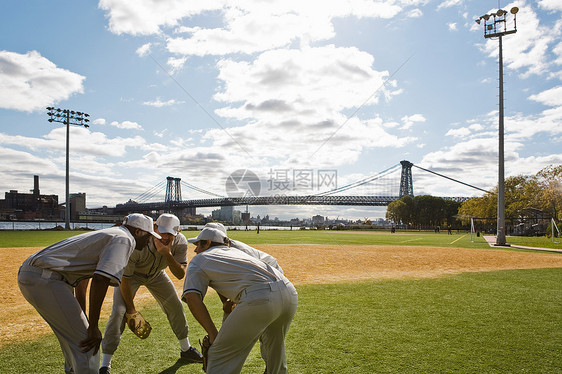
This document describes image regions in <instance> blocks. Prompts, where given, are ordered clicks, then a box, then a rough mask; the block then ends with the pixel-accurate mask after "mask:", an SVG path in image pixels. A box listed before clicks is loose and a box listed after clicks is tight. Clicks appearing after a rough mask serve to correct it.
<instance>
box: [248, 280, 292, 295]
mask: <svg viewBox="0 0 562 374" xmlns="http://www.w3.org/2000/svg"><path fill="white" fill-rule="evenodd" d="M284 284H285V281H284V280H278V281H275V282H269V283H261V284H255V285H253V286H250V287H246V288H245V289H244V291H242V294H243V295H244V294H248V293H250V292H254V291H259V290H266V289H270V290H272V291H275V290H278V289H279V288H280V287H281V286H282V285H284Z"/></svg>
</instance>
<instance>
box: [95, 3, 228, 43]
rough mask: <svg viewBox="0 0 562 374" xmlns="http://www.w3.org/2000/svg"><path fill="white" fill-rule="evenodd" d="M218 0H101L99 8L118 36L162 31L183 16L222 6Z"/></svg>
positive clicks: (175, 23)
mask: <svg viewBox="0 0 562 374" xmlns="http://www.w3.org/2000/svg"><path fill="white" fill-rule="evenodd" d="M222 3H223V2H222V1H215V0H191V1H183V0H167V1H159V0H100V2H99V4H98V7H99V8H100V9H103V10H105V11H107V12H108V14H107V17H108V18H109V30H110V31H111V32H113V33H115V34H117V35H121V34H131V35H150V34H159V33H160V32H161V30H160V27H161V26H167V27H170V26H175V25H177V23H178V21H179V20H180V19H182V18H184V17H189V16H192V15H195V14H199V13H201V12H202V11H205V10H207V11H209V10H218V9H221V8H222V6H223V4H222Z"/></svg>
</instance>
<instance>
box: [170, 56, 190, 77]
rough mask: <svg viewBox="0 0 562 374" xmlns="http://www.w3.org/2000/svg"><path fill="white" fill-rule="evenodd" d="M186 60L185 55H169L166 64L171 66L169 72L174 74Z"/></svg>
mask: <svg viewBox="0 0 562 374" xmlns="http://www.w3.org/2000/svg"><path fill="white" fill-rule="evenodd" d="M186 61H187V57H180V58H175V57H170V58H168V62H167V64H168V65H169V66H170V67H171V68H172V71H171V74H174V73H175V72H176V71H178V70H180V69H181V68H182V67H183V65H184V64H185V62H186Z"/></svg>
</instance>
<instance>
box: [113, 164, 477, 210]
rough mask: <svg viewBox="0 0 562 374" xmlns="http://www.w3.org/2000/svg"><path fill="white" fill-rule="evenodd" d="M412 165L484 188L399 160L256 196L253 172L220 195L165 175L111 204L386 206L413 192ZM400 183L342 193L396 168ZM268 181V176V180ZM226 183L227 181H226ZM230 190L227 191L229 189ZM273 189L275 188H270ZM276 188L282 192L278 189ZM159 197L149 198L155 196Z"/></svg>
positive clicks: (125, 207)
mask: <svg viewBox="0 0 562 374" xmlns="http://www.w3.org/2000/svg"><path fill="white" fill-rule="evenodd" d="M412 167H417V168H419V169H421V170H424V171H426V172H429V173H432V174H435V175H438V176H440V177H442V178H446V179H449V180H451V181H454V182H457V183H460V184H463V185H466V186H469V187H471V188H474V189H478V190H480V191H484V192H487V191H486V190H483V189H481V188H479V187H475V186H472V185H470V184H467V183H464V182H461V181H459V180H456V179H453V178H450V177H447V176H445V175H442V174H439V173H436V172H434V171H431V170H428V169H424V168H422V167H420V166H417V165H414V164H413V163H411V162H409V161H405V160H404V161H401V162H400V163H399V164H396V165H394V166H392V167H390V168H388V169H386V170H384V171H382V172H380V173H377V174H376V175H373V176H370V177H368V178H364V179H361V180H359V181H356V182H353V183H349V184H346V185H344V186H341V187H336V188H332V189H330V190H327V191H323V192H318V193H316V194H306V195H288V194H284V193H272V194H271V195H269V196H256V195H257V194H256V193H255V192H259V188H256V186H257V185H259V184H261V181H260V180H259V179H258V178H257V177H256V176H255V174H253V173H251V174H253V179H252V178H251V177H248V175H249V174H250V173H248V175H246V174H244V175H240V177H239V178H237V179H235V180H234V181H231V182H233V183H234V184H236V190H235V191H229V190H228V188H227V195H229V196H223V195H220V194H216V193H214V192H211V191H207V190H205V189H202V188H200V187H197V186H194V185H192V184H190V183H187V182H185V181H182V180H181V178H174V177H167V178H166V180H165V181H162V182H160V183H159V184H157V185H156V186H154V187H152V188H150V189H149V190H147V191H145V192H144V193H142V194H140V195H139V196H137V197H136V198H135V199H131V200H129V201H128V202H127V203H125V204H118V205H117V206H116V207H115V212H116V213H121V214H127V213H131V212H152V211H169V212H179V211H182V210H184V209H188V210H191V213H192V214H193V215H194V214H195V209H196V208H204V207H221V206H244V205H344V206H387V205H388V204H390V203H391V202H393V201H396V200H398V199H400V198H402V197H403V196H414V185H413V180H412ZM400 168H401V172H400V179H399V181H400V183H399V186H398V191H396V192H395V193H390V194H376V193H375V194H361V195H347V194H346V195H342V193H344V192H347V191H349V190H352V189H355V190H361V189H362V190H365V187H368V186H374V185H377V184H379V185H380V183H381V181H385V180H386V181H387V182H388V181H389V180H390V181H391V183H392V182H395V181H396V180H397V178H392V177H390V176H391V175H392V174H396V172H397V171H398V170H400ZM270 181H271V180H270ZM182 186H183V187H185V188H188V189H189V190H191V191H195V192H198V193H201V194H204V195H208V196H210V197H209V198H201V199H189V200H184V199H183V198H182ZM227 187H228V185H227ZM162 190H165V195H164V200H163V201H161V200H162V198H161V197H162ZM229 192H230V193H229ZM272 192H275V191H272ZM278 192H282V190H279V191H278ZM158 197H160V198H159V200H160V201H151V200H154V199H155V198H158ZM443 198H444V199H447V200H455V201H461V202H462V201H464V200H467V199H468V197H443Z"/></svg>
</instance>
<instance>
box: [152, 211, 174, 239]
mask: <svg viewBox="0 0 562 374" xmlns="http://www.w3.org/2000/svg"><path fill="white" fill-rule="evenodd" d="M156 226H158V232H159V233H161V234H164V233H168V234H172V235H173V236H176V235H178V232H179V231H180V219H179V218H178V217H176V216H174V215H173V214H170V213H164V214H161V215H160V217H158V219H157V220H156Z"/></svg>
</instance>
